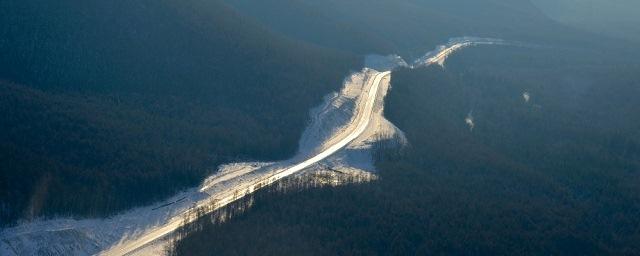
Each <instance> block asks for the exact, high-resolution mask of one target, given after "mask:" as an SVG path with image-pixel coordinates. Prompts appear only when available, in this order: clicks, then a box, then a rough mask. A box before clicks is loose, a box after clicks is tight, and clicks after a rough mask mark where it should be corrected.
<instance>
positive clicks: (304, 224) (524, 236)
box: [171, 46, 640, 255]
mask: <svg viewBox="0 0 640 256" xmlns="http://www.w3.org/2000/svg"><path fill="white" fill-rule="evenodd" d="M615 59H616V58H615V57H607V56H605V54H602V53H599V52H596V51H592V52H584V51H574V50H566V49H554V48H551V49H549V48H518V47H486V46H485V47H477V48H472V49H467V50H464V51H462V52H460V53H457V54H456V55H454V56H453V57H452V58H451V59H449V60H448V63H447V64H446V68H444V69H443V68H441V67H438V66H431V67H428V68H422V69H418V70H410V69H401V70H397V71H395V72H394V73H393V76H392V82H391V83H392V89H391V92H390V93H389V95H388V98H387V100H386V101H387V106H386V112H385V115H386V116H387V117H388V118H389V119H390V120H391V121H392V122H394V123H395V124H396V125H398V127H399V128H400V129H402V130H403V131H404V132H405V133H406V136H407V138H408V140H409V143H410V145H409V146H407V147H406V148H402V149H399V148H389V149H385V150H384V151H383V152H381V154H378V155H379V156H378V157H377V160H376V166H377V168H378V170H379V175H380V179H379V180H377V181H374V182H372V183H368V184H357V185H346V186H342V187H336V188H317V189H310V190H299V191H295V192H279V190H275V189H274V190H273V191H271V192H261V193H258V195H256V196H255V198H254V200H253V207H251V208H250V209H248V210H246V212H244V213H239V214H237V216H235V217H233V218H231V219H230V220H228V222H226V223H222V224H220V223H217V224H209V219H208V218H203V220H202V222H204V224H203V223H200V224H198V225H194V226H193V228H194V229H196V230H199V231H195V232H188V231H183V232H184V233H183V234H182V235H183V237H182V239H180V240H178V241H177V242H176V243H175V244H174V246H173V247H172V251H171V252H172V253H173V254H174V255H252V254H261V255H328V254H330V255H336V254H337V255H442V254H446V255H514V254H516V255H540V254H543V255H634V254H635V253H637V252H638V251H639V250H640V248H639V247H638V243H637V242H638V241H640V232H639V230H638V228H637V227H639V226H640V223H639V221H640V219H638V218H637V216H638V213H639V212H640V196H639V195H638V193H637V188H638V182H639V181H640V180H639V179H640V173H638V170H639V169H640V134H639V131H640V116H638V115H636V114H634V113H635V112H636V111H637V109H639V108H640V101H637V99H636V96H637V95H640V87H639V86H638V81H640V77H639V76H638V73H637V72H636V71H637V70H638V68H639V67H640V66H639V64H638V63H635V64H631V63H628V64H625V65H615V64H611V63H610V61H615ZM525 93H527V95H529V101H526V100H525V99H524V96H523V95H524V94H525ZM470 113H471V115H472V117H473V119H474V124H475V126H474V128H473V130H472V131H471V130H470V127H469V126H468V125H467V124H465V122H464V119H465V118H466V117H467V116H468V115H470ZM275 241H278V242H275Z"/></svg>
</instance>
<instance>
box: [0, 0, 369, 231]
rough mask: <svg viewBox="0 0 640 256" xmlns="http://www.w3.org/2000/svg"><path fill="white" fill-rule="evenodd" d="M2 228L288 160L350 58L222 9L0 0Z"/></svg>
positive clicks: (200, 3)
mask: <svg viewBox="0 0 640 256" xmlns="http://www.w3.org/2000/svg"><path fill="white" fill-rule="evenodd" d="M0 24H2V25H0V81H1V82H0V89H1V90H0V93H1V94H2V97H1V99H0V111H1V113H2V115H1V116H0V131H2V132H1V133H0V134H1V135H0V136H1V137H2V145H1V146H0V147H1V153H0V185H1V186H0V187H2V189H1V190H0V220H2V221H0V222H1V223H2V224H8V223H11V222H13V221H15V220H17V219H19V218H26V219H30V218H34V217H41V216H45V217H49V216H56V215H62V216H69V215H72V216H81V217H98V216H106V215H110V214H113V213H116V212H118V211H122V210H125V209H129V208H131V207H134V206H138V205H144V204H149V203H152V202H154V201H156V200H161V199H163V198H166V197H168V196H171V195H173V194H174V193H176V192H177V191H178V190H180V189H185V188H188V187H193V186H196V185H197V184H199V182H201V181H202V180H203V178H204V177H205V176H206V175H208V174H211V173H213V172H214V171H215V169H216V166H217V165H219V164H221V163H226V162H231V161H238V160H248V159H253V160H276V159H282V158H286V157H288V156H290V155H292V154H293V153H294V152H295V150H296V148H297V142H298V139H299V137H300V134H301V133H302V130H303V129H304V127H305V126H306V123H307V120H308V118H309V116H308V111H309V109H310V108H312V107H313V106H315V105H317V104H319V103H320V102H321V99H322V97H323V96H324V95H326V94H327V93H329V92H330V91H332V90H337V89H338V88H340V86H341V84H342V80H343V78H344V77H345V76H346V75H347V74H348V73H349V72H350V70H352V69H359V66H360V65H361V64H360V61H359V60H358V58H357V57H356V56H354V55H351V54H348V53H343V52H337V51H334V50H329V49H326V48H321V47H316V46H311V45H308V44H306V43H304V42H300V41H295V40H291V39H288V38H286V37H284V36H281V35H275V34H273V33H272V32H270V31H269V29H268V28H266V27H263V26H261V25H259V24H257V23H255V22H253V21H252V20H251V19H248V18H246V17H244V16H242V15H239V14H237V13H235V12H234V11H233V10H232V9H230V8H228V7H227V6H226V5H225V4H224V3H222V2H220V1H204V0H189V1H179V2H176V1H163V0H162V1H146V0H145V1H133V2H132V1H121V0H115V1H84V0H83V1H76V0H65V1H53V2H52V1H40V0H28V1H3V2H2V3H0Z"/></svg>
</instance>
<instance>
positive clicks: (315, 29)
mask: <svg viewBox="0 0 640 256" xmlns="http://www.w3.org/2000/svg"><path fill="white" fill-rule="evenodd" d="M224 1H225V2H227V3H229V4H230V5H231V6H232V7H234V8H235V9H236V10H237V11H238V12H240V13H245V14H247V15H248V16H251V17H252V18H255V19H256V20H258V21H260V22H262V23H264V24H266V25H268V26H270V27H271V28H273V29H274V30H275V31H277V32H280V33H282V34H285V35H288V36H290V37H293V38H298V39H301V40H304V41H308V42H311V43H314V44H317V45H322V46H326V47H330V48H335V49H340V50H344V51H350V52H355V53H362V54H369V53H378V54H398V55H401V56H403V57H404V58H405V59H407V60H411V59H414V58H417V57H420V56H422V55H423V54H425V53H426V52H427V51H430V50H432V49H433V46H434V45H439V44H442V43H445V42H446V40H448V39H449V38H452V37H460V36H477V37H493V38H500V39H505V40H515V41H524V42H527V43H537V44H553V45H558V44H562V45H570V44H572V45H573V46H574V47H585V46H586V47H591V46H595V45H598V46H605V45H614V47H615V45H618V44H628V43H619V42H616V41H606V42H605V41H603V40H602V38H598V37H594V36H593V35H592V34H589V33H586V32H582V31H579V30H576V29H573V28H570V27H567V26H564V25H562V24H560V23H558V22H555V21H554V20H552V19H550V18H549V17H547V16H546V15H545V13H543V12H542V11H540V10H539V9H538V8H537V6H536V5H534V4H533V3H532V2H531V1H530V0H511V1H503V0H447V1H443V0H378V1H368V0H351V1H342V0H324V1H313V0H264V1H251V0H224ZM617 48H619V47H617Z"/></svg>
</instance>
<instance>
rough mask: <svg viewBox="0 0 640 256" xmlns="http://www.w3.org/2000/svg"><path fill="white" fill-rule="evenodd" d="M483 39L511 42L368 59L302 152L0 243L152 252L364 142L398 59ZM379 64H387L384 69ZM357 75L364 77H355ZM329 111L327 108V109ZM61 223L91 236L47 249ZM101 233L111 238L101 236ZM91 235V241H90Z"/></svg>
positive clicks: (18, 231)
mask: <svg viewBox="0 0 640 256" xmlns="http://www.w3.org/2000/svg"><path fill="white" fill-rule="evenodd" d="M481 44H505V42H504V41H502V40H497V39H485V38H471V37H464V38H455V39H452V40H450V42H449V43H448V44H447V45H443V46H439V47H437V48H436V49H435V50H433V51H431V52H429V53H427V54H426V55H424V56H423V57H422V58H419V59H418V60H416V61H415V62H414V63H413V65H411V66H409V65H407V64H406V62H404V60H402V59H401V58H400V57H398V56H388V57H381V56H379V57H375V58H374V59H375V60H374V61H373V62H375V64H376V65H374V64H372V65H367V67H368V68H365V69H364V70H363V71H362V72H360V73H355V74H353V75H352V77H351V78H347V81H346V82H345V88H347V91H349V93H348V94H353V95H352V96H353V97H354V98H353V100H354V102H355V103H354V106H353V109H352V110H351V111H348V113H349V114H348V115H347V117H346V119H344V120H345V121H344V122H343V123H342V124H338V123H340V122H338V123H334V124H331V125H328V126H323V125H319V126H315V127H314V125H311V126H312V127H311V129H310V131H311V132H310V133H311V134H313V135H311V136H310V137H305V136H303V137H305V138H303V139H302V140H301V141H306V142H309V141H310V142H311V143H310V144H309V143H306V144H305V145H304V146H303V145H302V144H301V148H305V149H301V153H299V154H298V155H297V156H296V157H294V158H293V159H291V160H287V161H282V162H277V163H244V164H231V165H227V166H226V167H225V166H223V167H222V168H221V170H220V171H219V172H218V174H216V175H214V176H212V177H211V178H209V179H207V180H206V181H205V182H204V183H203V185H202V186H201V188H200V189H198V190H195V189H194V190H190V191H187V192H184V193H183V194H181V195H177V196H176V197H174V198H173V199H170V200H169V201H168V202H169V203H163V204H159V205H158V206H157V207H145V208H140V209H137V210H133V211H132V212H131V213H126V214H123V215H120V216H115V217H113V218H111V219H109V220H105V221H102V220H100V221H94V220H77V221H76V220H62V221H61V220H50V221H43V222H40V223H28V224H25V225H22V226H18V227H15V228H12V229H9V230H4V231H3V232H2V233H0V242H2V243H0V254H1V252H7V253H10V254H9V255H13V254H15V255H23V254H25V253H26V254H29V252H35V251H41V252H42V251H47V252H48V254H53V255H66V254H69V253H70V252H75V253H78V252H83V253H82V254H85V253H86V254H95V253H98V254H99V255H127V254H140V253H141V252H142V254H149V252H145V250H146V249H145V250H142V249H144V248H151V247H153V246H151V245H154V244H156V245H157V242H158V241H160V240H162V239H163V238H164V237H166V236H167V235H169V234H171V233H172V232H174V231H175V230H176V229H178V228H179V227H181V226H182V225H184V224H185V223H188V222H191V221H194V220H195V218H193V216H195V215H196V212H200V213H203V212H204V213H208V212H211V211H213V210H215V209H219V208H221V207H223V206H225V205H227V204H229V203H232V202H234V201H236V200H238V199H240V198H242V197H244V196H246V195H249V194H251V193H253V192H254V191H256V190H258V189H260V188H262V187H265V186H267V185H269V184H272V183H274V182H276V181H278V180H280V179H283V178H285V177H287V176H291V175H294V174H297V173H300V172H302V171H303V170H305V169H309V167H312V166H314V165H316V164H318V163H320V162H321V161H323V160H326V159H329V158H331V157H334V156H335V155H337V154H342V153H338V152H344V151H345V150H343V149H344V148H345V147H347V148H348V146H350V145H351V144H354V143H358V142H357V141H359V140H362V139H363V137H369V136H371V135H372V131H371V130H372V129H374V130H375V128H373V127H374V126H380V124H379V120H378V119H380V118H382V117H381V113H379V112H380V107H381V104H383V99H382V98H383V97H384V95H385V94H386V90H387V89H388V88H389V81H390V77H391V72H390V71H389V70H391V69H393V68H394V67H396V66H405V67H418V66H428V65H432V64H440V65H443V64H444V61H445V60H446V58H447V57H448V56H449V55H451V54H452V53H454V52H455V51H457V50H459V49H462V48H465V47H469V46H474V45H481ZM377 64H379V65H377ZM376 69H377V70H381V71H376ZM382 70H385V71H382ZM354 78H357V79H356V80H353V79H354ZM350 86H355V87H358V89H355V90H354V89H353V88H352V89H349V87H350ZM328 104H329V103H328ZM330 109H333V108H330ZM334 111H335V110H334ZM376 111H377V112H376ZM338 112H339V111H338ZM334 113H335V112H334ZM340 113H342V112H340ZM374 113H375V114H374ZM322 114H324V116H326V115H327V114H326V113H325V112H323V113H322ZM372 120H373V121H372ZM329 130H330V131H329ZM320 131H322V132H326V134H325V135H318V133H321V132H320ZM365 139H366V138H365ZM307 144H309V145H307ZM336 153H337V154H336ZM185 198H186V199H185ZM140 216H148V217H140ZM151 216H154V217H151ZM140 218H144V219H148V221H146V222H145V221H142V220H140ZM60 222H62V223H60ZM109 223H110V224H109ZM143 223H147V224H143ZM114 224H115V225H114ZM105 225H106V226H109V225H113V227H112V228H111V229H113V231H109V230H108V229H109V228H108V227H105ZM53 227H61V228H64V229H66V230H70V231H74V232H76V233H72V234H71V235H72V236H74V237H75V236H79V237H81V238H74V239H78V240H77V241H85V242H78V244H67V245H62V246H60V248H55V249H53V250H48V249H43V248H42V246H47V247H48V246H50V245H51V243H52V241H55V240H56V239H57V238H56V236H58V235H59V234H57V233H56V232H52V231H51V229H52V228H53ZM100 237H104V238H106V239H100ZM87 238H90V239H87ZM49 240H51V241H49ZM87 240H88V241H90V243H87V242H86V241H87ZM47 241H49V242H47ZM115 241H119V242H115ZM53 243H55V242H53ZM86 245H91V246H92V248H101V249H102V250H103V251H101V252H100V249H97V250H94V249H91V248H88V247H89V246H86ZM78 247H81V248H80V249H79V248H78ZM10 248H11V249H10ZM69 248H71V249H69Z"/></svg>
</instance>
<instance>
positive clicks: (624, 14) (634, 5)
mask: <svg viewBox="0 0 640 256" xmlns="http://www.w3.org/2000/svg"><path fill="white" fill-rule="evenodd" d="M533 2H534V3H535V4H536V5H537V6H539V7H540V9H541V10H543V11H544V12H545V13H546V14H548V15H549V16H550V17H552V18H554V19H556V20H558V21H559V22H562V23H566V24H568V25H571V26H574V27H577V28H580V29H584V30H586V31H592V32H595V33H600V34H603V35H607V36H612V37H616V38H623V39H629V40H635V41H636V42H637V41H639V40H640V18H639V17H638V13H640V2H638V1H634V0H617V1H604V0H581V1H578V0H553V1H552V0H534V1H533Z"/></svg>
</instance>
